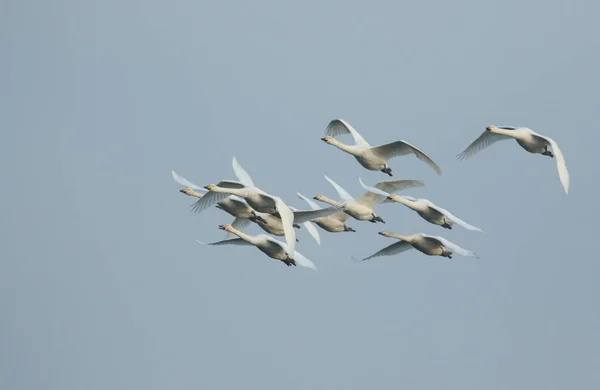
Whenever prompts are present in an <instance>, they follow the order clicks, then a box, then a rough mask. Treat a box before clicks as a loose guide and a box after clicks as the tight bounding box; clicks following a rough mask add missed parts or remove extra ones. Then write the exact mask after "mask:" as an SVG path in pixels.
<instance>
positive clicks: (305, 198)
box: [296, 192, 321, 210]
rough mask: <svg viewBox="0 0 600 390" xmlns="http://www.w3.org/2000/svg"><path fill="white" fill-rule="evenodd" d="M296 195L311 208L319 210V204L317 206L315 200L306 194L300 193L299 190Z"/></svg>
mask: <svg viewBox="0 0 600 390" xmlns="http://www.w3.org/2000/svg"><path fill="white" fill-rule="evenodd" d="M296 195H298V198H300V199H302V200H303V201H305V202H306V203H308V205H309V206H310V208H311V209H313V210H321V206H319V205H318V204H317V202H315V201H313V200H311V199H308V198H307V197H306V196H304V195H302V194H301V193H299V192H296Z"/></svg>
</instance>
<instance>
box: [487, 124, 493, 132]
mask: <svg viewBox="0 0 600 390" xmlns="http://www.w3.org/2000/svg"><path fill="white" fill-rule="evenodd" d="M494 127H495V126H493V125H489V126H487V127H486V128H485V129H486V130H487V131H492V130H493V129H494Z"/></svg>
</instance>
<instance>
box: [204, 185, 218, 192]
mask: <svg viewBox="0 0 600 390" xmlns="http://www.w3.org/2000/svg"><path fill="white" fill-rule="evenodd" d="M215 187H216V185H214V184H209V185H207V186H204V188H206V189H207V190H209V191H212V190H214V189H215Z"/></svg>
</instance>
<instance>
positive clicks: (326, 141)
mask: <svg viewBox="0 0 600 390" xmlns="http://www.w3.org/2000/svg"><path fill="white" fill-rule="evenodd" d="M321 141H323V142H325V143H328V144H330V143H331V141H333V137H330V136H325V137H323V138H321Z"/></svg>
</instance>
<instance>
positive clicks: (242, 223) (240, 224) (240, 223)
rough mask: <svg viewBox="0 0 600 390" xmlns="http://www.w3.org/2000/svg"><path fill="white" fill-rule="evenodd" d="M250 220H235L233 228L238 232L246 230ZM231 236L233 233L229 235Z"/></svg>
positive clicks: (232, 224)
mask: <svg viewBox="0 0 600 390" xmlns="http://www.w3.org/2000/svg"><path fill="white" fill-rule="evenodd" d="M250 222H251V221H250V220H249V219H248V218H237V217H236V218H235V219H234V220H233V222H232V223H231V226H232V227H234V228H235V229H237V230H240V231H242V230H244V229H245V228H246V227H247V226H248V225H249V224H250ZM229 234H231V233H229Z"/></svg>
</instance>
